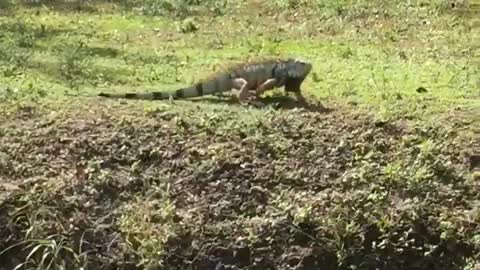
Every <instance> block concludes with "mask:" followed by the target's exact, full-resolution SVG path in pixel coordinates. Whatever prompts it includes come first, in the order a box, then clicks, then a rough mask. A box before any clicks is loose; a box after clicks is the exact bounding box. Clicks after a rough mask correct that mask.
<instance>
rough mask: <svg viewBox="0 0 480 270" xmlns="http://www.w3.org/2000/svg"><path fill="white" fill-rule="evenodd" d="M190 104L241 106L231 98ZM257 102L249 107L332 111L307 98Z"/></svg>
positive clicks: (286, 97)
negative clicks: (302, 100) (304, 99)
mask: <svg viewBox="0 0 480 270" xmlns="http://www.w3.org/2000/svg"><path fill="white" fill-rule="evenodd" d="M188 101H191V102H200V103H201V102H209V103H214V104H228V105H232V106H242V105H240V104H239V103H238V101H237V100H236V99H235V98H234V97H233V96H232V97H231V96H222V97H202V98H198V99H189V100H188ZM259 101H260V102H261V104H254V103H252V104H251V105H250V106H253V107H257V108H266V107H272V108H274V109H276V110H281V109H283V110H291V109H304V110H307V111H310V112H319V113H329V112H332V111H333V109H331V108H326V107H324V106H323V105H322V104H321V103H320V102H319V101H317V100H314V99H313V98H308V99H307V102H306V103H301V102H297V101H296V100H295V99H294V98H292V97H289V96H284V95H275V96H269V97H264V98H260V99H259Z"/></svg>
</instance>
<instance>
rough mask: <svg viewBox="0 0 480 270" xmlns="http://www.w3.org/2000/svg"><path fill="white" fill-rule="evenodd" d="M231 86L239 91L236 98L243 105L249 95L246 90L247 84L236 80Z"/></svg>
mask: <svg viewBox="0 0 480 270" xmlns="http://www.w3.org/2000/svg"><path fill="white" fill-rule="evenodd" d="M233 86H234V87H235V88H236V89H239V91H238V94H237V98H238V101H239V102H240V103H241V104H244V103H245V101H246V100H247V98H248V96H249V94H250V92H249V89H248V82H247V81H246V80H245V79H242V78H237V79H235V80H234V81H233Z"/></svg>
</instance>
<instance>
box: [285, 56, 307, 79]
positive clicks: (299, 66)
mask: <svg viewBox="0 0 480 270" xmlns="http://www.w3.org/2000/svg"><path fill="white" fill-rule="evenodd" d="M286 68H287V73H288V77H290V78H292V79H304V78H305V77H307V75H308V74H309V73H310V71H311V70H312V64H310V63H309V62H307V61H305V60H303V59H299V58H295V59H293V58H291V59H288V60H287V62H286Z"/></svg>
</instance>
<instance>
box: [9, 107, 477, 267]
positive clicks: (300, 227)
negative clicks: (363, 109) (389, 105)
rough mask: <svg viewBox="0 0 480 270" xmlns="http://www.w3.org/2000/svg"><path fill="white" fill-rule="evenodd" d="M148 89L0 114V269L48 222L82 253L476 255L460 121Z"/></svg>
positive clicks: (106, 257)
mask: <svg viewBox="0 0 480 270" xmlns="http://www.w3.org/2000/svg"><path fill="white" fill-rule="evenodd" d="M109 104H110V105H109ZM111 104H117V105H111ZM132 104H133V105H132ZM139 104H141V103H130V104H123V105H122V104H118V103H115V102H112V103H107V102H105V103H101V102H98V103H96V104H95V106H89V107H88V108H87V107H86V106H85V105H73V107H72V108H71V109H70V110H68V111H65V112H60V113H58V114H57V115H56V116H54V115H50V116H48V115H47V116H41V115H38V114H35V113H34V112H33V113H32V115H30V117H28V118H25V119H24V120H17V121H16V122H14V123H13V122H10V123H5V124H3V125H2V126H0V134H1V136H0V183H2V184H1V188H2V194H3V195H1V197H0V204H1V207H0V220H1V222H2V224H7V226H2V227H1V229H0V239H1V240H0V250H5V251H4V253H2V254H1V255H0V265H4V267H7V268H3V269H10V268H9V267H12V266H13V265H16V264H19V263H22V262H24V260H25V259H24V258H25V257H26V256H27V254H28V253H30V252H31V251H32V248H33V247H34V245H33V246H32V243H35V242H33V240H32V242H22V241H23V240H24V239H25V238H27V239H46V238H48V237H51V238H49V239H53V240H55V243H57V244H58V243H63V245H65V247H68V248H71V249H72V250H73V251H74V252H75V254H83V255H81V256H79V257H78V261H75V257H73V256H72V255H71V253H70V252H69V251H68V249H67V248H63V249H62V248H61V247H57V249H58V250H60V251H59V254H62V257H61V259H62V260H63V261H69V262H70V267H73V266H75V265H76V266H77V267H78V266H79V265H86V266H88V268H86V269H114V268H115V267H119V268H117V269H143V268H144V267H145V265H149V266H150V267H152V268H149V269H212V270H213V269H216V270H218V269H351V268H349V267H350V266H352V265H356V266H357V267H359V268H357V269H462V267H463V266H464V265H465V264H466V260H469V261H470V262H471V261H472V260H473V261H475V260H477V261H478V260H479V258H478V255H479V254H480V249H479V246H478V243H475V242H474V240H472V239H474V237H473V236H474V235H475V234H478V231H479V230H480V226H479V215H478V204H479V202H480V193H479V192H478V190H479V184H478V182H477V183H476V182H474V181H473V179H472V177H471V176H470V175H469V174H468V173H467V172H468V164H467V163H466V162H465V158H464V153H463V152H462V149H465V145H467V144H468V142H464V141H462V140H460V139H459V138H460V137H458V134H456V133H455V131H453V130H449V129H447V128H435V127H424V128H415V127H410V128H407V127H406V126H405V125H403V124H401V123H376V122H375V121H373V120H372V119H369V118H368V117H367V116H362V115H360V114H357V113H351V112H347V111H344V110H334V111H330V112H326V113H319V112H308V111H306V110H301V109H297V110H283V111H278V110H270V111H267V110H264V111H259V110H254V111H253V115H250V113H252V111H247V110H246V109H241V108H237V109H231V108H228V107H221V106H205V105H199V106H196V105H195V106H187V107H185V108H184V109H179V108H180V107H182V106H181V105H177V106H171V107H170V108H166V107H163V108H162V107H160V108H159V109H156V110H149V111H147V110H141V109H139V108H140V107H139V106H137V105H139ZM183 107H184V106H183ZM62 240H63V242H61V241H62ZM15 245H16V246H15ZM37 245H39V244H38V243H37ZM8 247H11V248H10V249H7V248H8ZM25 247H27V248H25ZM22 248H25V249H22ZM47 250H48V248H47V247H41V248H38V250H36V253H35V254H36V255H34V256H32V257H31V259H32V261H31V263H32V265H38V262H39V261H40V260H41V258H42V255H43V254H44V253H45V252H47ZM42 252H43V253H42ZM85 252H86V253H85ZM47 253H48V252H47ZM36 256H37V257H36ZM48 258H50V257H48ZM52 258H53V259H55V258H54V257H52ZM67 258H70V259H67ZM34 260H36V264H33V262H34ZM139 263H140V264H139ZM137 264H138V265H137ZM0 269H2V267H0ZM67 269H73V268H67Z"/></svg>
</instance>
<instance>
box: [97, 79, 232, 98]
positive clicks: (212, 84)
mask: <svg viewBox="0 0 480 270" xmlns="http://www.w3.org/2000/svg"><path fill="white" fill-rule="evenodd" d="M232 88H233V81H232V77H231V76H230V74H228V73H225V74H221V75H219V76H216V77H215V78H212V79H211V80H207V81H201V82H198V83H196V84H195V85H192V86H190V87H186V88H180V89H177V90H174V91H170V92H144V93H99V94H98V96H100V97H107V98H126V99H148V100H161V99H169V98H170V97H172V98H173V99H183V98H191V97H200V96H204V95H210V94H214V93H219V92H224V91H229V90H231V89H232Z"/></svg>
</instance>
